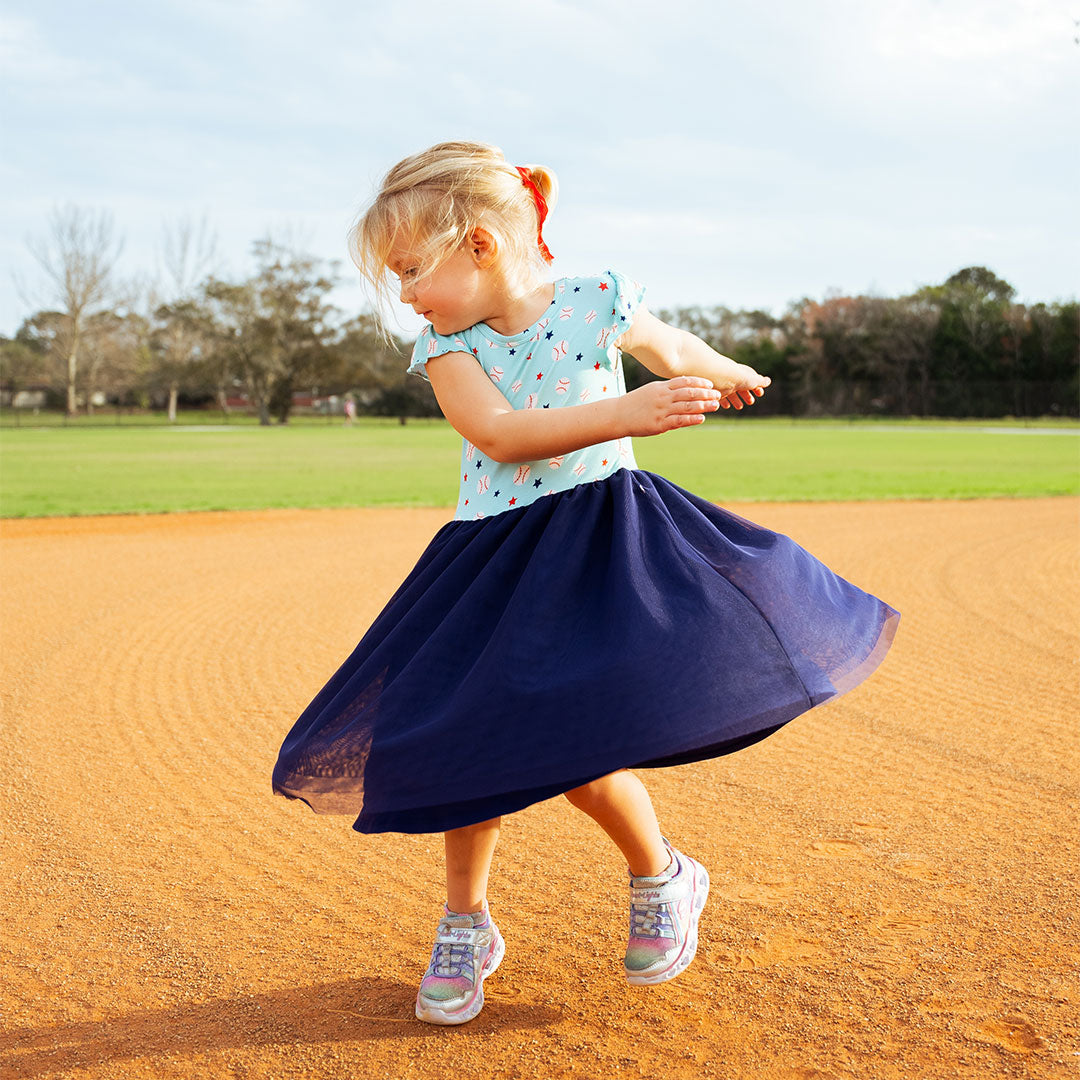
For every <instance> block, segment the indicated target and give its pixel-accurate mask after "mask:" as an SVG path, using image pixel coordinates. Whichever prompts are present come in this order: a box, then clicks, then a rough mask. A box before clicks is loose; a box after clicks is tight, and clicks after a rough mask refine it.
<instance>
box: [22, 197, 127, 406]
mask: <svg viewBox="0 0 1080 1080" xmlns="http://www.w3.org/2000/svg"><path fill="white" fill-rule="evenodd" d="M26 244H27V247H28V248H29V249H30V254H31V255H33V257H34V259H35V260H36V261H37V263H38V265H39V266H40V267H41V269H42V271H43V272H44V273H45V276H46V278H47V279H48V281H49V284H50V291H51V294H52V299H53V300H54V301H56V304H57V307H58V309H59V311H60V313H61V314H62V315H63V316H64V318H65V319H67V321H68V323H69V326H68V333H67V335H66V339H67V349H66V352H67V412H68V415H69V416H72V415H74V413H75V411H76V408H77V405H78V400H77V397H76V392H75V383H76V379H77V377H78V370H79V352H80V349H81V347H82V344H83V337H84V335H85V334H86V332H87V327H88V323H89V320H90V319H91V318H92V317H93V316H94V315H97V314H100V313H101V312H102V311H104V310H106V309H107V308H108V306H109V303H110V301H111V300H112V298H113V269H114V267H115V266H116V260H117V259H118V258H119V256H120V251H121V250H122V248H123V242H122V241H121V240H118V239H116V238H115V237H114V235H113V220H112V215H111V214H109V213H107V212H105V211H101V212H100V213H95V212H93V211H92V210H88V209H87V208H85V207H82V206H72V205H68V206H63V207H58V208H57V209H55V210H54V211H53V213H52V215H51V217H50V219H49V231H48V234H47V235H46V236H45V238H44V239H40V238H36V237H31V238H28V239H27V242H26Z"/></svg>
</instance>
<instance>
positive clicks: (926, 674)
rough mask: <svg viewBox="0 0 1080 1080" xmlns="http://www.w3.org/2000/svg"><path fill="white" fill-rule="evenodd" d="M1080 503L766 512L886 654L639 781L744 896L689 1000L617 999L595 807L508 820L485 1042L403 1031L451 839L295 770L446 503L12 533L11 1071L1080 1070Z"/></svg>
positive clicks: (620, 990)
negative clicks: (313, 798)
mask: <svg viewBox="0 0 1080 1080" xmlns="http://www.w3.org/2000/svg"><path fill="white" fill-rule="evenodd" d="M735 509H739V508H738V507H736V508H735ZM1078 509H1080V502H1078V501H1077V500H1075V499H1048V500H1029V501H1008V500H1000V501H984V502H964V503H900V504H876V505H870V504H846V505H835V506H824V505H796V506H765V505H758V506H752V507H744V508H742V512H744V513H746V514H747V515H748V516H751V517H753V518H755V519H756V520H759V521H761V522H762V523H764V524H767V525H769V526H771V527H773V528H776V529H779V530H782V531H784V532H788V533H790V534H791V535H793V536H794V537H795V538H796V539H798V540H799V541H801V542H802V543H803V544H805V545H806V546H807V547H809V548H810V549H811V550H812V551H814V552H815V553H816V554H818V555H819V556H820V557H822V558H823V559H825V560H826V561H827V562H829V563H830V564H831V565H833V566H834V567H835V568H836V569H837V570H838V571H840V572H841V573H844V574H845V575H847V576H848V577H850V578H851V579H852V580H854V581H856V582H857V583H859V584H860V585H862V586H864V587H865V588H867V589H870V590H872V591H874V592H876V593H878V594H879V595H880V596H882V597H884V598H885V599H887V600H889V601H890V602H891V603H893V604H894V605H896V606H897V607H898V608H900V609H901V611H902V612H903V615H904V618H903V621H902V623H901V627H900V633H899V636H898V638H897V642H896V645H895V648H894V650H893V653H892V654H891V655H890V657H889V658H888V659H887V660H886V662H885V664H884V666H883V667H882V668H881V669H880V671H879V672H878V673H877V675H876V676H875V677H874V678H873V679H872V680H871V681H870V682H869V683H868V684H866V685H864V686H862V687H860V688H858V689H857V690H855V691H853V692H852V693H851V694H849V695H848V696H847V697H844V698H842V699H840V700H839V701H837V702H835V703H833V704H831V705H829V706H826V707H825V708H822V709H820V710H818V711H816V712H813V713H811V714H809V715H807V716H805V717H803V718H801V719H800V720H798V721H796V722H795V723H793V724H791V725H789V726H788V727H787V728H785V729H784V730H783V731H781V732H780V733H779V734H777V735H776V736H774V737H773V738H771V739H769V740H767V741H766V742H765V743H762V744H760V745H759V746H756V747H753V748H751V749H749V750H746V751H744V752H742V753H740V754H736V755H734V756H732V757H729V758H725V759H722V760H720V761H715V762H711V763H703V764H699V765H694V766H687V767H684V768H681V769H676V770H667V771H663V772H652V773H646V774H644V775H645V779H646V781H647V783H648V784H649V786H650V788H651V790H652V791H653V793H654V799H655V802H656V805H657V808H658V810H659V813H660V817H661V822H662V824H663V826H664V828H665V830H666V831H667V832H668V834H669V835H670V836H671V837H672V839H673V840H674V841H675V842H676V843H677V844H678V845H679V846H680V847H682V848H684V849H685V850H686V851H687V852H689V853H691V854H693V855H695V856H697V857H698V858H700V859H701V860H702V861H703V862H705V863H706V864H707V865H708V867H709V868H710V870H711V872H712V877H713V883H714V886H713V893H712V897H711V899H710V901H709V905H708V907H707V908H706V910H705V913H704V916H703V918H702V926H701V929H702V945H701V949H700V951H699V954H698V959H697V961H696V962H695V964H694V965H693V967H691V968H690V970H689V971H688V972H687V973H686V974H685V975H683V976H682V977H680V978H679V979H677V980H676V981H675V982H673V983H669V984H667V985H665V986H662V987H659V988H653V989H646V988H631V987H628V986H627V985H626V984H625V982H624V981H623V979H622V975H621V956H622V947H623V943H624V933H625V923H626V906H625V905H626V901H625V896H624V891H623V886H624V878H623V874H624V868H623V867H622V865H621V864H620V861H619V858H618V857H617V853H616V851H615V849H614V848H613V847H611V846H610V845H609V844H608V843H607V842H606V840H604V839H603V838H602V836H601V834H599V833H598V831H597V830H596V828H595V826H594V825H593V824H592V823H591V822H590V821H589V820H587V819H586V818H585V817H583V816H582V815H580V814H578V813H577V812H576V811H574V810H573V809H572V808H571V807H570V806H569V804H567V803H566V801H565V800H562V799H559V800H555V801H553V802H550V803H546V804H544V805H541V806H537V807H533V808H531V809H530V810H527V811H525V812H524V813H522V814H519V815H516V816H514V817H512V818H510V819H508V820H507V822H506V826H505V830H504V834H503V841H502V844H501V846H500V849H499V851H498V853H497V855H496V865H495V871H494V888H493V891H492V894H491V901H492V909H493V911H494V913H495V914H496V916H497V918H498V920H499V924H500V926H501V927H502V929H503V932H504V934H505V936H506V939H507V955H506V960H505V961H504V962H503V966H502V968H501V969H500V971H499V972H498V973H497V974H496V975H495V976H493V977H492V978H491V979H490V980H489V982H488V983H487V989H488V1004H487V1006H486V1008H485V1009H484V1012H483V1013H482V1014H481V1015H480V1017H479V1018H478V1019H477V1020H476V1021H474V1022H473V1023H472V1024H469V1025H467V1026H466V1027H464V1028H461V1029H457V1030H445V1029H439V1028H433V1027H429V1026H426V1025H424V1024H421V1023H419V1022H417V1021H416V1020H414V1019H413V1018H412V1003H413V997H414V994H415V990H416V984H417V980H418V978H419V976H420V974H421V973H422V971H423V968H424V965H425V963H426V960H427V954H428V952H429V949H430V942H431V935H432V931H433V929H434V922H435V918H436V914H437V911H438V903H439V900H440V858H439V856H440V851H441V842H440V838H438V837H432V836H420V837H409V836H381V837H362V836H360V835H358V834H357V833H354V832H353V831H352V830H351V829H350V828H349V825H350V820H349V819H347V818H340V817H318V816H316V815H314V814H312V813H311V811H310V810H308V808H307V807H306V806H304V805H303V804H302V803H298V802H288V801H286V800H284V799H280V798H274V797H272V796H271V794H270V781H269V777H270V770H271V767H272V765H273V762H274V758H275V755H276V752H277V748H278V745H279V744H280V741H281V738H282V736H283V735H284V733H285V732H286V730H287V729H288V728H289V726H290V725H291V723H292V721H293V718H294V716H295V715H296V714H297V712H298V711H299V710H300V709H301V708H302V707H303V706H304V705H305V704H306V703H307V701H308V700H309V698H310V697H311V696H312V695H313V694H314V692H315V691H316V690H317V689H318V688H319V687H320V686H321V684H322V683H323V681H324V680H325V679H326V678H327V677H328V676H329V675H330V674H331V672H332V671H333V670H334V668H335V667H336V666H337V664H338V663H339V662H340V661H341V660H342V659H343V658H344V656H345V655H346V654H347V653H348V652H349V651H350V650H351V648H352V646H353V645H354V643H355V641H356V639H357V638H358V637H359V636H360V634H361V633H362V631H363V630H364V628H365V627H366V625H367V624H368V622H369V621H370V620H371V618H372V617H373V616H374V615H375V614H376V612H377V611H378V610H379V608H380V606H381V605H382V603H383V602H384V601H385V600H386V598H387V597H388V596H389V594H390V593H391V592H392V591H393V589H394V588H395V587H396V585H397V583H398V582H399V580H400V579H401V577H403V576H404V574H405V573H406V572H407V570H408V568H409V567H410V566H411V564H412V562H413V561H414V559H415V557H416V556H417V555H418V553H419V552H420V550H421V548H422V547H423V546H424V544H425V543H426V542H427V540H428V539H429V538H430V536H431V534H432V533H433V532H434V531H435V529H436V528H437V527H438V526H439V525H440V524H441V523H442V522H443V520H444V519H445V517H446V513H445V512H444V511H437V510H434V511H421V510H416V511H406V510H395V511H363V510H360V511H296V512H293V511H276V512H268V513H234V514H192V515H179V514H178V515H175V516H163V517H145V518H131V517H116V518H97V519H76V520H45V521H7V522H3V523H2V525H0V554H2V563H0V584H2V590H3V623H2V645H3V654H2V692H3V709H4V712H3V724H2V729H0V754H2V763H3V775H4V777H5V779H6V784H5V787H6V792H5V794H6V798H5V807H4V810H5V814H4V816H5V819H6V823H5V826H4V829H3V848H2V851H0V858H2V863H0V865H2V866H3V869H4V872H5V874H6V877H7V882H8V884H7V887H6V888H5V889H4V890H3V895H2V898H0V949H2V955H3V958H4V962H3V977H2V979H0V1010H2V1012H0V1019H2V1027H3V1030H4V1034H3V1035H2V1042H0V1073H2V1075H3V1076H4V1077H20V1078H21V1077H79V1078H82V1077H94V1078H109V1077H125V1078H126V1077H133V1078H145V1080H150V1078H154V1080H160V1078H171V1077H184V1078H191V1077H208V1078H209V1077H213V1078H217V1077H225V1078H233V1077H235V1078H246V1080H256V1078H267V1080H268V1078H271V1077H273V1078H292V1077H297V1078H298V1077H304V1078H334V1080H341V1078H346V1077H349V1078H352V1077H356V1078H364V1080H366V1078H387V1080H390V1078H393V1080H399V1078H411V1077H415V1078H420V1080H427V1078H435V1077H440V1078H442V1077H461V1078H472V1077H506V1078H510V1077H513V1078H518V1077H521V1078H534V1077H535V1078H540V1077H543V1078H548V1077H562V1076H578V1077H592V1078H607V1077H614V1076H647V1077H661V1076H663V1077H674V1078H697V1077H701V1076H709V1077H713V1076H715V1077H752V1078H770V1080H771V1078H777V1080H780V1078H782V1080H789V1078H800V1080H811V1078H815V1080H824V1078H832V1077H836V1078H839V1077H859V1078H862V1077H873V1078H877V1077H883V1078H893V1077H895V1078H904V1080H910V1078H912V1077H926V1078H934V1080H940V1078H944V1077H972V1078H978V1080H988V1078H996V1077H1075V1076H1076V1075H1077V1068H1078V1065H1080V988H1078V983H1077V979H1076V971H1077V964H1078V960H1080V936H1078V933H1077V910H1078V909H1077V905H1076V899H1077V898H1076V872H1077V865H1078V864H1077V800H1076V795H1077V790H1078V774H1080V754H1078V750H1077V719H1078V707H1077V689H1078V687H1077V657H1078V655H1080V649H1078V643H1080V626H1078V616H1077V613H1078V612H1080V580H1078V561H1077V555H1078V548H1080V543H1078V537H1080V529H1078ZM673 692H677V686H673Z"/></svg>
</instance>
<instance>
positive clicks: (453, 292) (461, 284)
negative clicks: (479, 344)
mask: <svg viewBox="0 0 1080 1080" xmlns="http://www.w3.org/2000/svg"><path fill="white" fill-rule="evenodd" d="M482 261H483V260H482V259H480V258H478V257H477V252H476V251H474V250H473V249H472V248H471V247H468V246H466V247H463V248H459V249H458V250H457V251H455V252H454V254H453V255H451V256H450V257H449V258H447V259H445V260H444V261H443V262H441V263H440V264H439V265H438V266H437V267H436V268H435V269H434V270H431V271H425V270H424V269H423V266H422V265H421V264H420V262H419V260H418V259H417V257H416V255H415V253H413V252H411V251H409V250H407V249H395V250H394V251H393V252H392V253H391V255H390V258H389V259H388V260H387V266H388V267H389V268H390V270H391V271H392V272H393V273H394V274H396V275H397V278H398V280H399V281H400V283H401V302H402V303H403V304H409V305H410V306H411V307H412V309H413V311H415V312H416V313H417V315H422V316H423V317H424V318H425V319H427V320H428V322H430V323H431V327H432V329H433V330H434V331H435V333H437V334H456V333H457V332H458V331H459V330H465V329H467V328H468V327H470V326H474V325H475V324H476V323H478V322H483V321H484V320H485V319H487V318H488V317H489V316H490V315H491V311H492V307H491V305H492V301H493V299H494V295H493V290H492V281H491V274H490V273H489V271H488V269H487V268H486V267H484V266H482V265H481V262H482Z"/></svg>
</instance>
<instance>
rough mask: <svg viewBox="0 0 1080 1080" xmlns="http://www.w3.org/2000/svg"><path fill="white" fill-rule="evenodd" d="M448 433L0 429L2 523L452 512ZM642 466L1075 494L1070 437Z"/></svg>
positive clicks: (702, 446) (769, 490)
mask: <svg viewBox="0 0 1080 1080" xmlns="http://www.w3.org/2000/svg"><path fill="white" fill-rule="evenodd" d="M460 445H461V440H460V438H459V436H458V435H456V434H455V432H454V431H453V430H452V429H451V428H450V427H449V426H448V425H447V424H446V423H444V422H443V421H410V422H409V424H408V425H407V426H404V427H402V426H400V425H399V424H398V423H397V422H396V421H378V420H369V421H364V422H362V423H360V424H358V425H357V426H355V427H353V428H346V427H345V426H343V425H342V424H341V423H340V422H336V423H333V424H331V423H327V422H326V421H325V420H321V421H313V422H308V423H297V424H290V425H289V426H287V427H269V428H260V427H258V426H254V425H251V424H246V425H236V426H235V427H233V426H232V425H230V427H229V428H228V429H225V428H222V427H216V426H204V427H201V428H196V427H189V426H183V427H179V428H169V427H162V426H123V425H119V426H117V425H115V424H114V425H112V426H109V425H104V424H102V425H100V426H98V425H94V426H83V425H81V424H80V425H78V426H75V425H72V426H70V427H58V426H51V427H40V428H38V427H30V426H22V427H18V428H16V427H4V428H0V514H2V515H3V516H4V517H35V516H43V515H67V514H110V513H158V512H164V511H175V510H234V509H256V508H265V507H335V506H450V505H452V504H453V503H454V501H455V500H456V496H457V487H456V483H457V461H458V454H459V452H460ZM635 453H636V455H637V460H638V464H639V465H640V466H641V467H642V468H643V469H650V470H652V471H654V472H658V473H662V474H663V475H664V476H666V477H668V478H669V479H671V480H673V481H674V482H675V483H677V484H681V485H682V486H683V487H686V488H688V489H690V490H691V491H694V492H696V493H697V494H699V495H702V496H703V497H705V498H708V499H711V500H714V501H716V502H734V501H755V500H761V501H789V500H791V501H796V500H847V499H943V498H981V497H992V496H1035V495H1064V494H1074V493H1076V492H1078V491H1080V426H1078V425H1076V424H1049V425H1045V426H1040V425H1020V424H1008V423H1004V422H1001V423H999V422H995V421H983V422H979V423H970V422H964V423H946V422H899V421H897V422H883V421H869V422H851V423H848V422H843V421H791V420H786V419H784V420H778V419H768V420H759V419H754V418H751V417H744V416H726V415H725V416H723V417H717V418H715V419H710V420H709V422H708V423H706V424H704V425H703V426H702V427H700V428H696V429H693V430H689V431H681V432H674V433H671V434H668V435H665V436H661V437H659V438H654V439H638V440H635Z"/></svg>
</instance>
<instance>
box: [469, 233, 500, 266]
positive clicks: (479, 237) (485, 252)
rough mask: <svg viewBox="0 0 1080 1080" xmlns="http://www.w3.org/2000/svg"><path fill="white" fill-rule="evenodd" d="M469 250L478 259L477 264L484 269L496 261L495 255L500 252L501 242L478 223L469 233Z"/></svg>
mask: <svg viewBox="0 0 1080 1080" xmlns="http://www.w3.org/2000/svg"><path fill="white" fill-rule="evenodd" d="M469 250H470V251H471V252H472V255H473V258H474V259H475V260H476V265H477V266H479V267H480V268H481V269H482V270H484V269H487V268H488V267H489V266H491V264H492V263H493V262H494V261H495V256H496V255H497V254H498V252H499V243H498V241H497V240H496V239H495V237H494V236H492V235H491V233H489V232H488V231H487V229H482V228H481V227H480V226H479V225H477V226H476V228H475V229H473V231H472V232H471V233H470V234H469Z"/></svg>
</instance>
